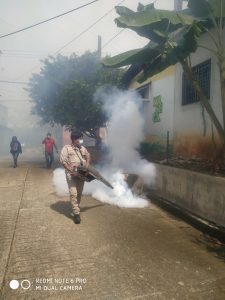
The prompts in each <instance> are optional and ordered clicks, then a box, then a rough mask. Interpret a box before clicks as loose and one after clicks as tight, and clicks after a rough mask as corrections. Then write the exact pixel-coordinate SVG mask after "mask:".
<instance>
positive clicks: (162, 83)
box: [143, 73, 175, 139]
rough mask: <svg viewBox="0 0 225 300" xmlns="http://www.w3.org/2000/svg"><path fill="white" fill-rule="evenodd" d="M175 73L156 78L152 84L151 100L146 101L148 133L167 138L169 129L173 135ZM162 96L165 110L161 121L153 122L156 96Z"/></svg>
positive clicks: (150, 90)
mask: <svg viewBox="0 0 225 300" xmlns="http://www.w3.org/2000/svg"><path fill="white" fill-rule="evenodd" d="M174 84H175V82H174V74H173V73H172V74H170V75H169V76H166V77H163V78H159V79H155V80H153V81H152V83H151V84H150V89H149V101H144V104H143V105H144V118H145V124H146V126H145V133H146V135H155V136H158V137H160V138H163V139H166V135H167V131H169V132H170V137H171V138H172V136H173V110H174V103H173V102H174ZM157 96H161V101H162V103H163V111H162V113H161V114H160V119H161V121H160V122H156V123H155V122H153V113H154V111H155V107H153V99H154V97H157Z"/></svg>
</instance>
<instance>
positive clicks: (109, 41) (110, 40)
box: [102, 28, 126, 49]
mask: <svg viewBox="0 0 225 300" xmlns="http://www.w3.org/2000/svg"><path fill="white" fill-rule="evenodd" d="M125 29H126V28H123V29H121V30H120V31H119V32H118V33H117V34H115V35H114V36H113V37H112V38H111V39H109V40H108V41H107V42H106V43H105V44H104V45H103V46H102V49H103V48H105V47H106V46H107V45H108V44H109V43H111V42H112V41H113V40H114V39H115V38H116V37H117V36H118V35H120V34H121V33H122V32H123V31H124V30H125Z"/></svg>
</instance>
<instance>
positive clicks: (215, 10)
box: [102, 0, 225, 145]
mask: <svg viewBox="0 0 225 300" xmlns="http://www.w3.org/2000/svg"><path fill="white" fill-rule="evenodd" d="M116 11H117V13H118V14H119V17H118V18H116V20H115V22H116V24H117V26H118V27H123V28H128V29H131V30H133V31H135V32H136V33H137V34H138V35H140V36H143V37H145V38H148V39H149V40H150V42H149V43H148V44H147V45H146V46H145V47H144V48H141V49H135V50H131V51H128V52H125V53H122V54H119V55H116V56H114V57H107V58H105V59H103V61H102V63H103V65H105V66H106V67H121V66H126V65H134V64H141V66H142V72H141V73H139V76H138V81H140V82H142V81H144V80H145V79H147V78H149V77H151V76H153V75H155V74H158V73H159V72H161V71H163V70H164V69H166V68H167V67H169V66H171V65H174V64H176V63H181V65H182V67H183V71H184V74H185V75H186V76H187V78H188V79H189V80H191V81H192V84H193V87H194V89H195V90H196V92H197V94H198V96H199V99H200V102H201V104H202V106H203V107H204V108H205V109H206V111H207V112H208V114H209V116H210V118H211V120H212V122H213V124H214V125H215V127H216V129H217V132H218V134H219V136H220V139H221V141H222V144H223V145H225V134H224V128H225V45H224V42H225V38H224V25H225V0H208V1H206V0H189V2H188V8H187V9H185V10H182V11H179V12H176V11H168V10H159V9H155V7H154V5H153V4H151V5H147V6H144V5H142V4H139V6H138V9H137V12H134V11H132V10H130V9H128V8H126V7H124V6H119V7H116ZM203 33H208V35H209V37H210V39H211V40H212V44H213V45H214V47H208V45H201V44H200V43H199V37H200V36H201V35H202V34H203ZM198 47H202V48H206V49H207V50H208V51H211V52H212V53H213V54H214V55H216V57H217V60H218V66H219V70H220V79H221V101H222V110H223V124H221V123H220V122H219V120H218V118H217V116H216V114H215V112H214V110H213V108H212V106H211V104H210V102H209V99H207V97H206V96H205V95H204V92H203V91H202V89H201V87H200V84H199V82H198V81H197V80H196V79H195V77H194V75H193V74H192V68H191V63H190V54H191V53H193V52H195V51H196V50H197V48H198Z"/></svg>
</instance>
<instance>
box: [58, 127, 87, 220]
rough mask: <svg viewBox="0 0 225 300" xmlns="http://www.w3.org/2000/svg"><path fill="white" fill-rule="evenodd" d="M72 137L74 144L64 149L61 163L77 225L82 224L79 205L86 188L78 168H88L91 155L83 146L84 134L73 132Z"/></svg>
mask: <svg viewBox="0 0 225 300" xmlns="http://www.w3.org/2000/svg"><path fill="white" fill-rule="evenodd" d="M70 137H71V141H72V143H71V144H70V145H65V146H64V147H63V149H62V151H61V155H60V162H61V164H62V165H63V166H64V168H65V173H66V180H67V183H68V187H69V193H70V201H71V205H72V209H73V214H74V221H75V223H76V224H80V208H79V204H80V201H81V196H82V192H83V187H84V178H82V177H80V176H79V175H78V173H77V167H78V166H88V165H89V163H90V154H89V152H88V151H87V149H86V148H85V147H84V146H82V145H81V144H82V143H83V134H82V133H81V132H80V131H72V132H71V136H70Z"/></svg>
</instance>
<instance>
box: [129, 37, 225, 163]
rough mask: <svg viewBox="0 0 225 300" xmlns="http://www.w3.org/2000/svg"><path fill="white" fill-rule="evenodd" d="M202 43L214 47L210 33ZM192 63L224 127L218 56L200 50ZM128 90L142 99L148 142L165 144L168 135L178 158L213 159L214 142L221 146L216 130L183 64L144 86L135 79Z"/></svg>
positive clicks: (164, 72)
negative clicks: (133, 91)
mask: <svg viewBox="0 0 225 300" xmlns="http://www.w3.org/2000/svg"><path fill="white" fill-rule="evenodd" d="M199 44H201V45H205V46H206V47H207V46H208V45H210V47H211V48H212V47H213V45H211V44H212V42H211V39H210V37H209V36H208V35H207V34H205V35H203V36H202V37H201V39H200V41H199ZM191 64H192V68H193V72H194V73H195V74H196V76H197V78H198V79H199V80H200V83H201V86H202V88H203V90H204V93H205V94H206V95H207V97H208V98H209V101H210V103H211V105H212V108H213V110H214V111H215V113H216V116H217V118H218V119H219V121H220V122H221V124H223V122H222V120H223V117H222V105H221V91H220V77H219V68H218V65H217V60H216V57H215V56H214V55H212V53H211V52H209V51H208V50H206V49H205V48H198V49H197V51H196V52H195V53H193V54H192V55H191ZM128 88H129V89H135V90H137V91H138V92H139V94H140V95H141V96H142V99H143V100H142V101H143V112H144V119H145V135H146V140H147V141H149V142H151V143H154V142H157V143H161V144H164V145H165V144H166V140H167V138H168V136H169V139H170V144H172V146H173V151H174V153H175V154H176V155H180V156H183V157H189V158H190V157H192V158H198V157H199V158H204V159H209V158H210V157H211V156H212V151H214V149H215V143H216V144H217V146H219V138H218V135H217V131H216V129H215V127H214V126H213V124H212V122H211V120H210V118H209V115H208V113H207V112H206V111H205V109H204V108H203V107H202V105H201V104H200V102H199V99H198V97H197V95H196V93H195V92H194V90H193V88H192V87H191V86H190V83H189V82H188V81H187V79H186V78H185V76H184V74H183V69H182V66H181V65H180V64H176V65H175V66H172V67H169V68H168V69H166V70H164V71H163V72H161V73H159V74H157V75H155V76H153V77H151V78H149V79H148V80H146V81H145V82H143V83H142V84H139V83H138V82H137V81H136V79H135V78H133V80H132V81H131V82H130V84H129V87H128Z"/></svg>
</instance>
